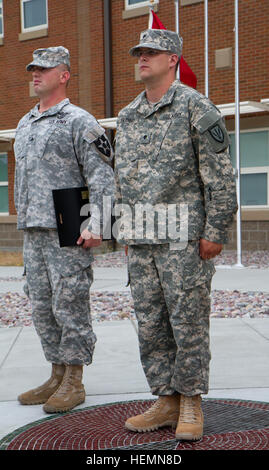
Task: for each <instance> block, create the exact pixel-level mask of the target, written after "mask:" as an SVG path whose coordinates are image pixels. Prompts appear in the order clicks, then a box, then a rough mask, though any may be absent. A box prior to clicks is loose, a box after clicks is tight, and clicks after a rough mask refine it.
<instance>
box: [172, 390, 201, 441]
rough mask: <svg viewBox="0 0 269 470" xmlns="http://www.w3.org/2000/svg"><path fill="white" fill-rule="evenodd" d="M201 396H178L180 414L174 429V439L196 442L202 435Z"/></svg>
mask: <svg viewBox="0 0 269 470" xmlns="http://www.w3.org/2000/svg"><path fill="white" fill-rule="evenodd" d="M201 401H202V399H201V396H200V395H195V396H193V397H187V396H186V395H181V396H180V413H179V420H178V425H177V429H176V439H184V440H189V441H196V440H198V439H201V437H202V435H203V422H204V418H203V412H202V407H201Z"/></svg>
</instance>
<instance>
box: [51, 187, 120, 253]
mask: <svg viewBox="0 0 269 470" xmlns="http://www.w3.org/2000/svg"><path fill="white" fill-rule="evenodd" d="M52 196H53V202H54V208H55V215H56V223H57V230H58V236H59V243H60V246H61V247H63V246H75V245H77V240H78V239H79V237H80V226H81V224H82V223H83V222H84V221H85V220H87V219H88V218H89V217H90V212H87V211H86V212H87V215H80V212H81V208H82V206H84V205H85V204H89V190H88V188H87V186H84V187H81V188H64V189H53V190H52ZM114 222H115V217H114V216H112V215H111V221H110V224H111V225H110V227H111V228H112V227H113V224H114ZM101 235H102V234H101ZM102 238H103V240H115V238H114V236H113V234H112V232H111V233H110V234H109V236H108V237H105V236H104V235H103V237H102Z"/></svg>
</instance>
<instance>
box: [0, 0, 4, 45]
mask: <svg viewBox="0 0 269 470" xmlns="http://www.w3.org/2000/svg"><path fill="white" fill-rule="evenodd" d="M1 3H2V15H1V14H0V21H2V33H1V34H0V38H3V37H4V5H3V0H1Z"/></svg>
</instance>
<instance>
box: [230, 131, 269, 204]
mask: <svg viewBox="0 0 269 470" xmlns="http://www.w3.org/2000/svg"><path fill="white" fill-rule="evenodd" d="M230 138H231V156H232V160H233V166H234V167H235V166H236V156H235V136H234V134H231V135H230ZM240 160H241V162H240V163H241V171H240V173H241V180H240V183H241V184H240V187H241V205H242V206H243V207H257V208H261V207H267V208H268V207H269V130H268V129H265V130H259V131H242V132H241V133H240Z"/></svg>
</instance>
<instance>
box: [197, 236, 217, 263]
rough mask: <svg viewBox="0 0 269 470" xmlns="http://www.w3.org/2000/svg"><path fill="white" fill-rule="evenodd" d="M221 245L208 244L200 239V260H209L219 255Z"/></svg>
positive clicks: (207, 241)
mask: <svg viewBox="0 0 269 470" xmlns="http://www.w3.org/2000/svg"><path fill="white" fill-rule="evenodd" d="M222 248H223V245H222V244H221V243H216V242H210V241H209V240H205V239H204V238H201V239H200V256H201V258H202V259H211V258H214V257H215V256H217V255H219V254H220V252H221V250H222Z"/></svg>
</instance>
